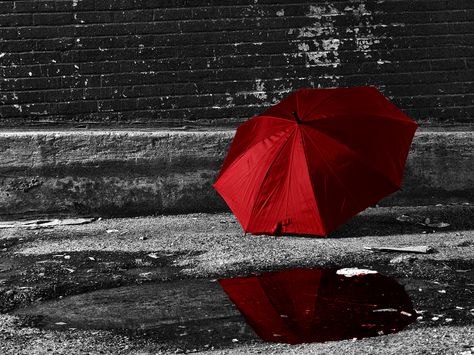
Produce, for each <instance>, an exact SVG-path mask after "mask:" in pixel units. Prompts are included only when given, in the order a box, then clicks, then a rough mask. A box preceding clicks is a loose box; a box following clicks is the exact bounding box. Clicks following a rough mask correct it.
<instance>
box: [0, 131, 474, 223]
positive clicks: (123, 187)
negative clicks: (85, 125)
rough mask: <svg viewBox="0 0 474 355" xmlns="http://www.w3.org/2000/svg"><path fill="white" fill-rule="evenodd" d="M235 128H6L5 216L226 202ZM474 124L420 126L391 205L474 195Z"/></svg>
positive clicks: (173, 209)
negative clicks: (221, 181) (224, 166)
mask: <svg viewBox="0 0 474 355" xmlns="http://www.w3.org/2000/svg"><path fill="white" fill-rule="evenodd" d="M233 135H234V131H233V130H208V131H179V130H176V131H172V130H159V131H150V130H125V129H124V130H106V131H99V130H88V131H79V130H75V131H74V130H31V131H14V130H11V131H4V132H0V218H1V219H11V218H14V217H17V216H18V215H22V216H25V215H45V214H49V215H51V214H54V215H102V216H137V215H150V214H161V213H189V212H212V211H223V210H226V205H225V203H224V202H223V200H222V199H221V198H220V197H219V196H218V195H217V193H216V192H215V191H214V190H213V188H212V183H213V182H214V179H215V177H216V174H217V172H218V170H219V168H220V165H221V163H222V161H223V159H224V157H225V154H226V152H227V149H228V147H229V144H230V142H231V140H232V137H233ZM473 171H474V132H472V131H456V132H453V131H451V132H440V131H420V132H418V133H417V134H416V136H415V139H414V141H413V144H412V149H411V151H410V155H409V159H408V163H407V169H406V174H405V181H404V186H403V188H402V190H400V191H399V192H397V193H395V194H393V195H392V196H390V197H388V198H386V199H384V200H383V201H381V204H383V205H417V204H432V203H438V202H440V201H443V202H449V201H452V202H453V201H456V202H460V201H464V202H465V201H473V200H474V175H473V174H472V172H473Z"/></svg>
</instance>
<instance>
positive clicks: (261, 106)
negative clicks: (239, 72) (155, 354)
mask: <svg viewBox="0 0 474 355" xmlns="http://www.w3.org/2000/svg"><path fill="white" fill-rule="evenodd" d="M252 107H255V108H257V107H260V108H261V109H265V108H268V107H270V106H269V105H264V104H248V105H235V106H232V107H219V108H218V109H227V108H228V109H239V108H252ZM457 108H459V109H468V108H474V105H472V106H442V107H437V106H426V107H417V108H402V109H401V110H402V111H403V112H407V111H413V110H415V111H417V110H420V109H421V110H423V109H432V110H433V109H434V110H445V109H457ZM189 109H207V110H218V109H217V108H215V109H213V108H212V107H209V106H190V107H181V108H173V109H171V108H170V109H163V110H160V109H141V110H137V109H132V110H120V111H117V110H110V111H87V112H75V113H74V114H76V115H77V114H97V113H99V114H107V113H108V114H114V113H115V114H117V113H129V112H134V113H139V112H154V113H159V112H161V111H166V112H173V111H174V112H180V111H184V110H189ZM258 115H259V114H255V115H253V116H251V117H255V116H258ZM62 116H71V114H44V115H38V114H35V117H49V118H52V117H62ZM29 117H31V114H27V115H22V116H8V117H1V118H0V120H1V119H13V120H15V119H19V118H29ZM249 118H250V117H249ZM204 119H209V120H218V119H217V118H204ZM425 119H426V118H425ZM417 120H418V121H420V122H423V118H418V119H417ZM170 122H182V123H183V124H184V123H186V122H193V123H194V122H195V121H191V120H189V119H176V120H171V121H170ZM79 123H80V122H79Z"/></svg>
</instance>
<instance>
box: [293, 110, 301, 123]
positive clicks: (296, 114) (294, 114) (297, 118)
mask: <svg viewBox="0 0 474 355" xmlns="http://www.w3.org/2000/svg"><path fill="white" fill-rule="evenodd" d="M293 116H295V120H296V123H298V124H299V123H301V120H300V118H299V117H298V113H297V112H296V111H293Z"/></svg>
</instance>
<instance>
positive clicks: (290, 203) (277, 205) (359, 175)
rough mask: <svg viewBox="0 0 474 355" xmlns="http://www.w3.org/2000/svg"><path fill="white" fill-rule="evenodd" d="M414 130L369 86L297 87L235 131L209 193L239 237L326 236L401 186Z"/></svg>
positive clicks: (410, 124)
mask: <svg viewBox="0 0 474 355" xmlns="http://www.w3.org/2000/svg"><path fill="white" fill-rule="evenodd" d="M417 127H418V125H417V124H416V123H415V122H414V121H413V120H411V119H410V118H409V117H408V116H406V115H405V114H404V113H403V112H401V111H400V110H399V109H398V108H397V107H396V106H395V105H393V104H392V103H390V102H389V101H388V100H387V99H386V98H385V97H384V96H383V95H382V94H381V93H380V92H379V91H378V90H377V89H375V88H373V87H354V88H337V89H301V90H298V91H296V92H295V93H293V94H291V95H290V96H289V97H287V98H286V99H284V100H283V101H281V102H280V103H278V104H277V105H275V106H273V107H271V108H270V109H268V110H267V111H265V112H264V113H263V114H262V115H260V116H256V117H254V118H252V119H250V120H248V121H246V122H244V123H243V124H242V125H240V127H239V128H238V129H237V133H236V135H235V137H234V140H233V142H232V145H231V147H230V150H229V152H228V154H227V157H226V159H225V161H224V164H223V166H222V169H221V171H220V174H219V176H218V178H217V181H216V182H215V184H214V188H215V189H216V190H217V191H218V192H219V194H220V195H221V196H222V197H223V198H224V200H225V201H226V202H227V204H228V205H229V207H230V208H231V210H232V211H233V212H234V214H235V215H236V217H237V218H238V220H239V222H240V223H241V225H242V227H243V229H244V230H245V231H246V232H251V233H253V234H272V235H278V234H309V235H320V236H325V235H327V234H328V233H329V232H331V231H333V230H334V229H336V228H337V227H338V226H339V225H340V224H342V223H344V222H345V221H346V220H347V219H349V218H350V217H352V216H354V215H356V214H357V213H359V212H360V211H362V210H364V209H365V208H367V207H369V206H371V205H373V204H375V203H377V202H378V201H379V200H380V199H381V198H383V197H385V196H387V195H388V194H390V193H392V192H394V191H396V190H397V189H399V188H400V185H401V181H402V177H403V171H404V167H405V161H406V158H407V155H408V151H409V149H410V144H411V141H412V139H413V135H414V134H415V131H416V128H417Z"/></svg>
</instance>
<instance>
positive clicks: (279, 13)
mask: <svg viewBox="0 0 474 355" xmlns="http://www.w3.org/2000/svg"><path fill="white" fill-rule="evenodd" d="M276 15H277V16H279V17H281V16H285V10H283V9H281V10H279V11H277V12H276Z"/></svg>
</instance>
